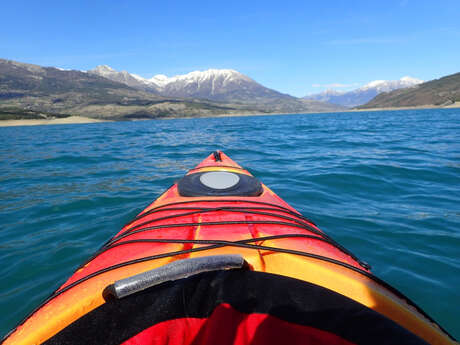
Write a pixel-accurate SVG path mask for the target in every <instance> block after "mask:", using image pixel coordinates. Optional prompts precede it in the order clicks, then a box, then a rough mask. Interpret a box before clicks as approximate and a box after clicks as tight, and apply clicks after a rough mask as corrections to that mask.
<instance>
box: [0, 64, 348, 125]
mask: <svg viewBox="0 0 460 345" xmlns="http://www.w3.org/2000/svg"><path fill="white" fill-rule="evenodd" d="M0 108H1V109H3V110H5V109H7V112H8V114H11V112H14V111H18V112H19V113H21V112H22V113H25V112H27V116H29V117H30V116H31V113H32V112H34V111H35V112H42V113H50V114H72V115H81V116H87V117H93V118H103V119H131V118H157V117H186V116H210V115H219V114H269V113H301V112H321V111H340V110H342V109H343V108H342V107H340V106H337V105H331V104H328V103H324V102H320V101H315V100H304V99H300V98H295V97H292V96H289V95H285V94H282V93H279V92H277V91H274V90H271V89H268V88H266V87H264V86H262V85H260V84H258V83H257V82H255V81H254V80H252V79H250V78H249V77H247V76H244V75H243V74H241V73H238V72H236V71H232V70H208V71H205V72H192V73H189V74H187V75H185V76H177V77H173V78H167V77H165V76H156V77H154V78H152V79H144V78H142V77H139V76H136V75H133V74H130V73H128V72H117V71H115V70H113V69H112V68H110V67H108V66H99V67H97V68H96V69H95V70H92V71H87V72H85V71H75V70H62V69H59V68H55V67H41V66H38V65H32V64H26V63H20V62H16V61H11V60H4V59H0ZM1 109H0V110H1Z"/></svg>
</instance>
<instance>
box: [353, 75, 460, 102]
mask: <svg viewBox="0 0 460 345" xmlns="http://www.w3.org/2000/svg"><path fill="white" fill-rule="evenodd" d="M455 102H460V73H456V74H452V75H448V76H446V77H443V78H440V79H435V80H431V81H428V82H426V83H423V84H420V85H417V86H416V87H413V88H409V89H401V90H395V91H392V92H388V93H386V92H385V93H382V94H379V95H378V96H376V97H375V98H374V99H372V100H371V101H370V102H368V103H366V104H364V105H362V106H360V107H359V108H360V109H367V108H389V107H415V106H425V105H426V106H428V105H434V106H446V105H450V104H454V103H455Z"/></svg>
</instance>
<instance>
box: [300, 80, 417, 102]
mask: <svg viewBox="0 0 460 345" xmlns="http://www.w3.org/2000/svg"><path fill="white" fill-rule="evenodd" d="M421 83H423V80H420V79H417V78H412V77H408V76H406V77H402V78H401V79H399V80H374V81H371V82H370V83H368V84H366V85H364V86H362V87H360V88H358V89H356V90H352V91H336V90H326V91H323V92H321V93H318V94H313V95H308V96H305V97H304V98H305V99H314V100H317V101H322V102H328V103H332V104H338V105H342V106H345V107H356V106H359V105H362V104H366V103H367V102H369V101H370V100H371V99H373V98H374V97H375V96H377V95H378V94H380V93H382V92H390V91H393V90H397V89H402V88H407V87H414V86H416V85H418V84H421Z"/></svg>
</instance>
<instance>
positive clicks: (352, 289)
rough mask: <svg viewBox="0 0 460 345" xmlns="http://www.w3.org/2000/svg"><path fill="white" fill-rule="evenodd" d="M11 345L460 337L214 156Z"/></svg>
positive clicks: (84, 270) (100, 254)
mask: <svg viewBox="0 0 460 345" xmlns="http://www.w3.org/2000/svg"><path fill="white" fill-rule="evenodd" d="M3 343H4V344H152V345H153V344H154V345H160V344H164V345H166V344H168V345H176V344H285V343H286V344H342V345H343V344H426V343H429V344H458V343H457V342H456V340H455V339H454V338H453V337H452V336H450V335H449V334H448V333H447V332H446V331H445V330H443V328H442V327H441V326H440V325H438V324H437V323H436V322H435V321H434V320H433V319H432V318H430V316H428V315H427V314H426V313H425V312H424V311H423V310H422V309H421V308H420V307H418V306H417V305H416V304H415V303H413V302H412V301H411V300H410V299H409V298H407V297H405V296H404V295H403V294H402V293H401V292H399V291H398V290H396V289H395V288H393V287H391V286H390V285H388V284H387V283H385V282H384V281H382V280H381V279H379V278H378V277H376V276H375V275H373V274H372V273H371V271H370V267H369V265H368V264H366V263H365V262H364V261H362V260H360V259H359V258H357V257H356V256H355V255H353V254H352V253H351V252H350V251H348V250H347V249H345V248H344V247H342V246H341V245H340V244H339V243H337V242H336V241H334V240H333V239H332V238H331V237H330V236H328V235H327V234H326V233H324V232H323V231H321V230H320V229H319V228H318V227H317V226H316V225H315V223H313V221H311V220H309V219H308V218H306V217H304V216H302V215H301V214H300V213H299V212H298V211H296V210H295V209H294V208H292V207H291V206H290V205H288V204H287V203H286V202H285V201H283V200H282V199H281V198H280V197H278V196H277V195H276V194H275V193H274V192H272V191H271V190H270V189H269V188H268V187H267V186H265V185H264V184H263V183H261V182H260V181H259V180H258V179H257V178H256V177H254V176H253V175H252V174H251V173H250V172H249V171H248V170H246V169H244V168H242V167H241V166H240V165H238V164H237V163H235V162H234V161H233V160H232V159H230V158H229V157H228V156H227V155H226V154H224V153H223V152H221V151H216V152H213V153H212V154H210V155H209V156H208V157H207V158H206V159H204V160H203V161H202V162H201V163H200V164H198V165H197V166H196V167H195V168H194V169H191V170H190V171H189V172H188V173H187V174H186V175H185V176H184V177H183V178H181V179H180V180H179V181H177V182H176V183H174V185H172V186H171V187H170V188H169V189H167V190H166V191H165V192H164V193H163V194H162V195H161V196H160V197H159V198H158V199H156V200H155V201H154V202H153V203H152V204H150V205H149V206H148V207H147V208H145V209H144V210H143V211H142V212H141V213H140V214H139V215H138V216H136V217H135V218H134V219H133V220H132V221H131V222H129V223H128V224H126V225H125V226H124V227H123V228H122V229H121V231H119V232H118V233H117V234H116V235H115V236H114V237H112V238H111V239H110V240H109V241H107V242H106V243H105V244H104V245H103V246H102V247H101V248H100V249H99V250H98V251H97V252H96V253H95V254H94V255H93V256H92V257H91V258H89V259H88V260H87V261H86V262H85V263H83V264H82V265H81V266H80V267H79V268H78V269H77V270H76V271H75V272H74V273H73V274H72V276H71V277H70V278H68V280H67V281H66V282H65V283H64V284H63V285H62V286H61V287H59V288H58V289H57V290H56V291H55V292H54V293H53V294H51V296H49V297H48V298H47V299H46V300H45V301H44V302H43V303H41V305H40V306H38V307H37V308H36V309H35V311H33V312H32V313H31V314H30V315H29V316H28V317H26V318H25V320H23V321H22V322H21V323H20V324H19V325H18V326H17V327H16V328H15V329H14V330H12V331H11V332H10V333H9V334H8V335H7V336H6V337H5V338H4V339H3Z"/></svg>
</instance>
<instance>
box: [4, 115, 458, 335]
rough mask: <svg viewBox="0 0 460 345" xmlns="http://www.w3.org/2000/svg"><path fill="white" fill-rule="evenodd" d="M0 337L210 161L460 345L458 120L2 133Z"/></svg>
mask: <svg viewBox="0 0 460 345" xmlns="http://www.w3.org/2000/svg"><path fill="white" fill-rule="evenodd" d="M0 140H1V145H0V226H1V231H0V262H1V265H0V276H1V277H2V279H1V280H0V310H1V311H2V312H1V313H0V335H3V334H5V333H6V332H7V331H8V330H10V329H11V328H12V327H14V326H15V325H16V323H17V322H18V321H20V320H21V319H22V318H23V317H24V316H25V315H26V314H27V313H28V312H29V311H31V310H32V309H33V308H34V307H35V306H36V305H37V304H39V302H40V301H42V300H43V299H44V298H45V297H47V296H48V295H49V294H50V293H51V292H52V291H54V290H55V289H56V288H57V287H58V286H59V285H61V284H62V283H63V282H64V281H65V280H66V277H68V276H69V275H70V274H71V273H72V272H73V271H74V269H75V268H76V267H77V266H78V265H79V264H80V263H81V262H83V261H84V260H85V259H86V258H88V257H89V256H90V255H91V254H92V253H93V252H94V251H95V250H96V249H97V248H99V247H100V246H101V245H102V243H103V242H105V241H106V240H107V239H108V238H110V237H111V236H113V235H114V234H115V233H116V232H118V231H119V229H120V228H121V227H122V226H123V224H124V223H126V222H127V221H129V220H130V219H131V218H133V217H134V216H135V215H136V214H137V213H139V212H140V211H141V210H142V209H144V208H145V207H146V206H147V205H148V204H149V203H150V202H151V201H153V200H154V199H155V198H157V197H158V196H159V195H160V193H161V192H162V191H164V190H165V189H166V188H167V187H169V186H170V185H171V184H172V183H173V182H174V181H176V180H178V179H179V178H180V177H182V175H183V174H184V173H185V172H186V171H187V170H188V169H190V168H192V167H194V166H195V165H196V164H198V163H199V162H200V161H201V160H202V159H204V158H205V157H206V156H207V155H208V154H209V153H210V152H211V151H214V150H216V149H221V150H223V151H224V152H225V153H227V154H228V155H229V156H230V157H231V158H233V159H234V160H235V161H237V162H238V163H240V164H241V165H242V166H244V167H246V168H248V169H249V170H250V171H251V172H252V173H253V174H254V175H255V176H256V177H258V178H259V179H260V180H262V181H263V182H264V183H265V184H266V185H268V186H269V187H270V188H271V189H273V190H274V191H275V192H276V193H277V194H278V195H279V196H280V197H282V198H283V199H284V200H286V201H287V202H288V203H290V204H291V205H292V206H293V207H295V208H296V209H297V210H299V211H300V212H302V213H303V214H304V215H305V216H307V217H309V218H310V219H312V220H313V221H314V222H315V223H316V224H318V226H319V227H320V228H321V229H323V230H324V231H325V232H327V233H328V234H329V235H331V236H332V237H333V238H335V239H336V240H337V241H338V242H340V243H341V244H343V245H344V246H345V247H347V248H348V249H349V250H351V251H352V252H354V253H355V254H356V255H357V256H358V257H360V258H361V259H363V260H364V261H366V262H368V263H370V264H371V265H372V271H373V272H374V273H375V274H376V275H377V276H379V277H380V278H382V279H384V280H386V281H387V282H388V283H390V284H391V285H393V286H395V287H396V288H397V289H399V290H400V291H401V292H403V293H404V294H406V295H407V296H408V297H409V298H411V299H412V300H413V301H415V302H416V303H417V304H418V305H419V306H420V307H421V308H422V309H424V310H425V311H426V312H427V313H428V314H430V315H431V316H432V317H433V318H434V319H435V320H437V321H438V322H439V323H440V324H441V325H442V326H443V327H444V328H446V329H447V330H448V331H449V332H450V333H451V334H452V335H453V336H455V337H456V338H460V323H459V322H458V320H459V311H460V288H459V287H460V109H442V110H436V109H430V110H407V111H393V112H360V113H330V114H308V115H289V116H287V115H283V116H258V117H256V116H254V117H233V118H207V119H184V120H161V121H160V120H158V121H140V122H117V123H95V124H78V125H59V126H32V127H8V128H7V127H5V128H0Z"/></svg>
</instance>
